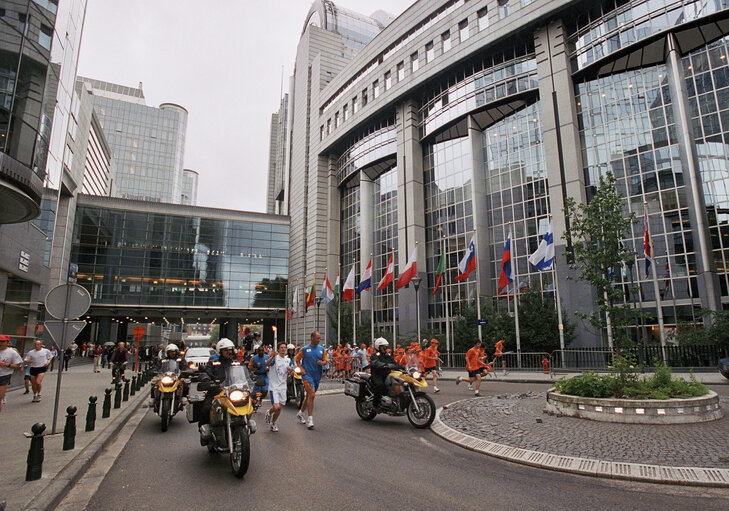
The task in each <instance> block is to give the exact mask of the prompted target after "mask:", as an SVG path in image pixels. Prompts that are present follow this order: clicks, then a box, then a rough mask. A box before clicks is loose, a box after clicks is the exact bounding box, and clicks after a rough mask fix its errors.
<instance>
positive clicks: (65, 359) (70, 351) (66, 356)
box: [59, 344, 74, 371]
mask: <svg viewBox="0 0 729 511" xmlns="http://www.w3.org/2000/svg"><path fill="white" fill-rule="evenodd" d="M73 346H74V345H73V344H72V345H71V346H69V347H68V348H66V351H64V352H63V370H64V371H68V363H69V362H70V361H71V358H72V357H73V351H74V350H73ZM59 370H60V368H59Z"/></svg>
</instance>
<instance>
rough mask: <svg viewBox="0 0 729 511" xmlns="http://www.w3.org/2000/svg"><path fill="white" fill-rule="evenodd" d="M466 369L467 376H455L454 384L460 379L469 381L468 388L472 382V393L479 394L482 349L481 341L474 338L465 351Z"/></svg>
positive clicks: (459, 381)
mask: <svg viewBox="0 0 729 511" xmlns="http://www.w3.org/2000/svg"><path fill="white" fill-rule="evenodd" d="M466 370H467V371H468V378H464V377H462V376H459V377H458V378H456V385H458V384H459V383H461V382H462V381H467V382H468V383H469V389H470V388H471V384H473V390H474V392H473V395H474V396H480V395H481V393H480V392H479V390H480V388H481V374H482V373H483V351H481V341H479V340H478V338H476V339H475V340H474V342H473V347H472V348H471V349H470V350H468V351H467V352H466Z"/></svg>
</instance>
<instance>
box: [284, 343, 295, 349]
mask: <svg viewBox="0 0 729 511" xmlns="http://www.w3.org/2000/svg"><path fill="white" fill-rule="evenodd" d="M286 349H287V350H295V349H296V346H294V345H293V344H289V345H288V346H286Z"/></svg>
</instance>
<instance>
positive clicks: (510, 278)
mask: <svg viewBox="0 0 729 511" xmlns="http://www.w3.org/2000/svg"><path fill="white" fill-rule="evenodd" d="M512 282H514V271H513V269H512V267H511V231H509V235H508V236H507V237H506V244H505V245H504V255H502V256H501V274H500V275H499V292H498V293H497V294H501V291H503V289H504V288H505V287H506V286H508V285H509V284H511V283H512Z"/></svg>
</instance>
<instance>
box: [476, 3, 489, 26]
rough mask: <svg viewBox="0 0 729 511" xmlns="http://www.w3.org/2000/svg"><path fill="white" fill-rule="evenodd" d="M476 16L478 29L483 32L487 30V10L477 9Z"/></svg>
mask: <svg viewBox="0 0 729 511" xmlns="http://www.w3.org/2000/svg"><path fill="white" fill-rule="evenodd" d="M476 14H477V15H478V29H479V30H483V29H485V28H489V10H488V8H486V7H484V8H483V9H479V11H478V12H477V13H476Z"/></svg>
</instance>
